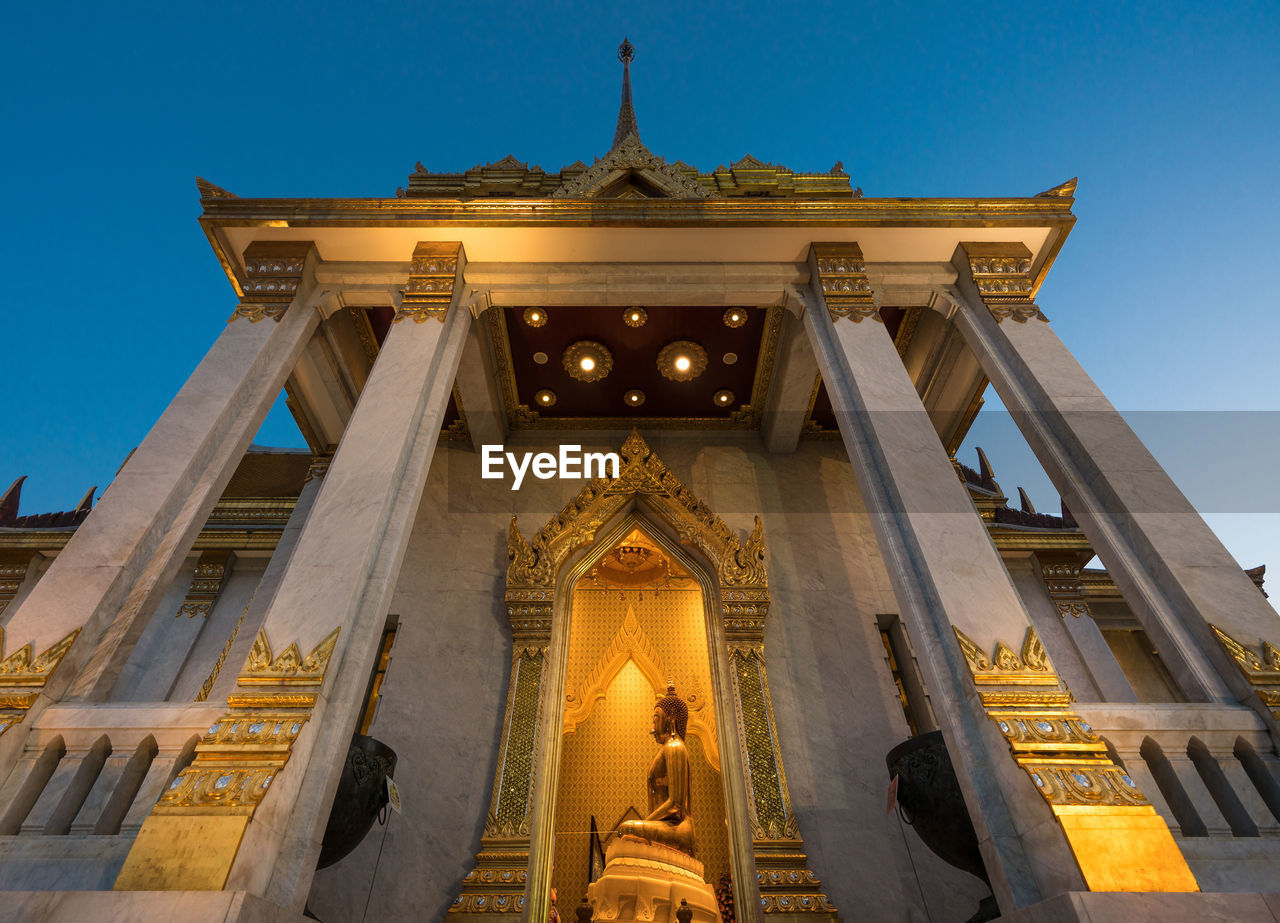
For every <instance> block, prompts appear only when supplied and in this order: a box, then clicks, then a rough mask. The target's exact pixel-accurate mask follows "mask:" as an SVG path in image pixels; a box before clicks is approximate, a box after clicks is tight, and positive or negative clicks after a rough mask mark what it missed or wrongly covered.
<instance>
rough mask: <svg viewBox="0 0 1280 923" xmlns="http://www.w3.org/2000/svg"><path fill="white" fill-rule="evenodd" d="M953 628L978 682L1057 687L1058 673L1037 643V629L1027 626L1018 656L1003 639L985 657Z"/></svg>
mask: <svg viewBox="0 0 1280 923" xmlns="http://www.w3.org/2000/svg"><path fill="white" fill-rule="evenodd" d="M952 627H953V630H954V631H955V633H956V640H957V641H959V642H960V649H961V650H962V651H964V657H965V660H966V661H967V662H968V664H969V672H971V673H972V674H973V681H974V682H975V683H978V684H979V685H983V684H993V685H1004V686H1056V685H1057V684H1058V675H1057V674H1056V673H1054V672H1053V670H1052V667H1051V664H1050V663H1049V657H1048V655H1047V654H1046V653H1045V650H1044V646H1043V645H1042V644H1041V643H1040V638H1039V636H1037V635H1036V630H1035V629H1034V628H1033V627H1031V626H1027V634H1026V637H1025V638H1024V639H1023V642H1022V656H1021V657H1019V656H1018V655H1017V654H1015V653H1014V652H1013V650H1012V649H1011V648H1010V647H1009V646H1008V645H1006V644H1005V643H1004V642H1003V641H997V642H996V646H995V650H994V651H993V652H992V654H991V656H990V657H987V655H986V654H984V653H983V652H982V650H981V648H979V647H978V645H977V644H976V643H975V642H974V641H973V640H972V639H971V638H970V637H969V636H968V635H966V634H965V633H964V632H962V631H961V630H960V629H959V628H955V627H954V626H952Z"/></svg>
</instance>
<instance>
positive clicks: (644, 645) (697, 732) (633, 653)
mask: <svg viewBox="0 0 1280 923" xmlns="http://www.w3.org/2000/svg"><path fill="white" fill-rule="evenodd" d="M629 662H630V663H634V664H635V665H636V667H637V668H638V669H639V670H640V673H641V674H642V675H643V676H644V678H645V680H647V681H648V683H649V686H650V687H651V688H653V689H654V690H662V689H665V688H666V683H667V678H668V677H670V676H671V673H670V672H669V671H668V670H667V668H666V667H665V666H664V665H663V664H662V660H661V658H660V657H659V656H658V652H657V651H656V650H654V647H653V643H652V642H651V641H650V640H649V637H648V635H646V634H645V633H644V629H642V628H641V627H640V621H639V619H637V618H636V612H635V609H634V608H633V607H632V606H627V614H626V617H625V618H624V619H623V621H622V627H621V628H619V629H618V631H617V633H616V634H615V635H614V636H613V639H612V640H611V641H610V642H609V646H608V647H607V648H605V651H604V653H602V654H601V655H600V659H599V660H598V661H596V665H595V667H594V668H593V669H592V670H591V672H590V673H589V674H588V675H587V678H586V679H585V680H583V682H582V685H581V686H579V687H578V691H577V692H576V693H575V692H569V693H566V694H565V697H564V699H565V710H564V730H563V733H565V734H572V733H574V732H575V731H576V730H577V729H578V725H580V724H583V723H584V722H585V721H586V720H587V719H588V718H590V717H591V712H592V711H593V710H594V709H595V706H596V703H597V702H599V701H600V700H601V699H603V698H604V697H605V693H606V692H608V689H609V685H610V683H612V682H613V680H614V677H616V676H617V675H618V673H619V672H620V671H621V670H622V668H623V667H625V666H626V665H627V663H629ZM698 698H699V699H701V696H699V697H698ZM704 705H705V702H697V703H690V704H689V724H688V731H687V732H688V733H689V734H692V735H694V736H695V737H697V738H698V739H699V740H700V741H702V752H703V754H704V755H705V756H706V759H707V762H708V763H710V764H711V767H712V768H713V769H715V771H716V772H719V771H720V746H719V743H718V742H717V740H716V733H715V727H714V723H713V719H711V716H710V715H706V714H704V708H703V706H704Z"/></svg>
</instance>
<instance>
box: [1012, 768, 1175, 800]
mask: <svg viewBox="0 0 1280 923" xmlns="http://www.w3.org/2000/svg"><path fill="white" fill-rule="evenodd" d="M1018 762H1019V763H1020V764H1021V765H1022V768H1023V769H1025V770H1026V771H1027V774H1028V775H1030V776H1031V781H1032V782H1034V783H1035V785H1036V788H1037V789H1039V790H1040V794H1041V795H1043V796H1044V800H1045V801H1047V802H1049V803H1050V804H1055V805H1063V804H1070V805H1130V806H1138V805H1149V804H1150V803H1151V802H1150V801H1148V800H1147V796H1146V795H1144V794H1143V793H1142V790H1141V789H1139V788H1138V786H1137V785H1136V784H1135V783H1134V781H1133V779H1131V778H1130V777H1129V775H1128V773H1126V772H1125V771H1124V770H1123V769H1121V768H1120V767H1119V766H1117V765H1115V764H1114V763H1112V762H1111V761H1110V759H1106V760H1093V761H1074V762H1065V761H1060V760H1054V761H1035V760H1019V761H1018Z"/></svg>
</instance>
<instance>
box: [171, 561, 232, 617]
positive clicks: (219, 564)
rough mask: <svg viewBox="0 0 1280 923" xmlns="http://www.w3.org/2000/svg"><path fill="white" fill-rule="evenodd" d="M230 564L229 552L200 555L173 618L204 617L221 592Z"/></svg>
mask: <svg viewBox="0 0 1280 923" xmlns="http://www.w3.org/2000/svg"><path fill="white" fill-rule="evenodd" d="M230 563H231V552H229V551H206V552H204V553H203V554H201V555H200V560H199V561H198V562H197V563H196V569H195V573H194V574H193V575H192V577H191V588H190V589H189V590H187V596H186V598H185V599H184V600H183V601H182V605H180V606H179V607H178V612H177V614H176V615H175V616H174V618H181V617H182V616H184V615H185V616H186V617H187V618H195V617H196V616H197V615H198V616H200V617H202V618H203V617H205V616H207V615H208V614H209V612H210V610H211V609H213V604H214V602H215V601H216V600H217V598H218V593H219V592H221V590H222V583H223V581H224V580H225V579H226V576H227V569H228V565H229V564H230Z"/></svg>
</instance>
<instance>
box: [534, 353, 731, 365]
mask: <svg viewBox="0 0 1280 923" xmlns="http://www.w3.org/2000/svg"><path fill="white" fill-rule="evenodd" d="M534 358H535V359H536V358H537V357H536V356H535V357H534ZM721 360H722V361H723V362H724V364H725V365H733V364H734V363H735V362H737V361H738V354H737V353H725V354H724V356H722V357H721Z"/></svg>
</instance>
